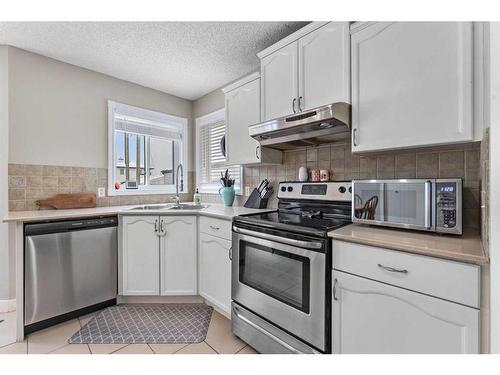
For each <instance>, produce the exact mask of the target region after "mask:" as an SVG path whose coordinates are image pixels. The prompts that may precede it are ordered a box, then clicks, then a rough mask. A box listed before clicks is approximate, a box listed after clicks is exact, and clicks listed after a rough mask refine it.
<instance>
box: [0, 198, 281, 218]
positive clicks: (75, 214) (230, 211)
mask: <svg viewBox="0 0 500 375" xmlns="http://www.w3.org/2000/svg"><path fill="white" fill-rule="evenodd" d="M182 203H188V202H182ZM138 206H140V205H133V206H113V207H95V208H80V209H70V210H38V211H19V212H9V213H8V214H7V216H6V217H4V219H3V221H4V222H25V223H27V222H35V221H47V220H65V219H73V218H84V217H93V216H111V215H201V216H211V217H215V218H219V219H225V220H231V219H232V218H233V217H234V216H238V215H244V214H252V213H259V212H269V211H274V210H275V209H273V208H269V209H254V208H246V207H240V206H233V207H226V206H224V205H222V204H217V203H208V204H207V206H208V207H206V208H202V209H199V210H177V211H174V210H169V209H168V208H163V209H158V210H133V208H134V207H138ZM170 206H173V204H170V205H169V207H170Z"/></svg>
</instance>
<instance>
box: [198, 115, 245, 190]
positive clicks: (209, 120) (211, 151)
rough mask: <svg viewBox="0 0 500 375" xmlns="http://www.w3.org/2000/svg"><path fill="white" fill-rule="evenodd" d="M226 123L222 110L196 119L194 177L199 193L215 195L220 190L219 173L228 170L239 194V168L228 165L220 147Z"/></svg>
mask: <svg viewBox="0 0 500 375" xmlns="http://www.w3.org/2000/svg"><path fill="white" fill-rule="evenodd" d="M225 135H226V122H225V111H224V109H221V110H218V111H216V112H212V113H210V114H208V115H206V116H203V117H199V118H197V119H196V166H197V168H196V176H197V181H196V184H197V187H198V189H199V192H200V193H209V194H217V193H218V192H219V189H220V188H221V183H220V178H221V172H222V173H224V172H225V171H226V169H229V174H230V176H231V178H232V179H234V180H235V186H234V189H235V191H236V194H241V188H240V186H241V175H242V173H241V169H242V168H241V166H240V165H230V164H228V162H227V158H226V155H225V153H224V152H223V151H224V147H223V146H221V141H222V140H223V139H224V140H225Z"/></svg>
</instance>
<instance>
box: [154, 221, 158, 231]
mask: <svg viewBox="0 0 500 375" xmlns="http://www.w3.org/2000/svg"><path fill="white" fill-rule="evenodd" d="M155 233H156V234H158V219H156V220H155Z"/></svg>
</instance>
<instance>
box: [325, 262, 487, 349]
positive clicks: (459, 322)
mask: <svg viewBox="0 0 500 375" xmlns="http://www.w3.org/2000/svg"><path fill="white" fill-rule="evenodd" d="M332 279H333V282H334V299H333V300H332V305H333V312H332V322H333V324H332V345H333V352H334V353H375V354H377V353H408V354H419V353H428V354H434V353H443V354H444V353H478V352H479V331H478V330H479V310H477V309H475V308H472V307H467V306H464V305H460V304H457V303H453V302H449V301H446V300H442V299H439V298H435V297H431V296H428V295H425V294H420V293H417V292H413V291H410V290H407V289H402V288H399V287H395V286H391V285H388V284H385V283H380V282H376V281H373V280H370V279H365V278H363V277H359V276H355V275H351V274H348V273H344V272H340V271H334V272H333V277H332Z"/></svg>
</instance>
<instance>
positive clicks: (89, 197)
mask: <svg viewBox="0 0 500 375" xmlns="http://www.w3.org/2000/svg"><path fill="white" fill-rule="evenodd" d="M96 201H97V200H96V196H95V194H92V193H78V194H57V195H54V196H53V197H51V198H47V199H40V200H37V201H36V204H37V205H38V206H39V207H41V206H49V207H53V208H56V209H58V210H59V209H69V208H92V207H95V206H96Z"/></svg>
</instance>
